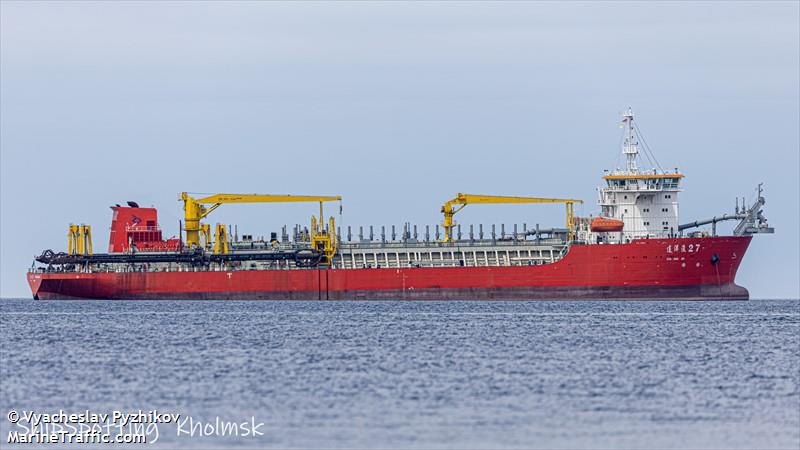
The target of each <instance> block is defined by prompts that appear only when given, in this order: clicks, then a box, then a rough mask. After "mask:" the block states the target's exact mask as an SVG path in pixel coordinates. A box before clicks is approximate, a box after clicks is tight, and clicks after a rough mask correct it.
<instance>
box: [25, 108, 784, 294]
mask: <svg viewBox="0 0 800 450" xmlns="http://www.w3.org/2000/svg"><path fill="white" fill-rule="evenodd" d="M622 127H623V129H624V130H623V139H622V142H623V144H622V155H623V156H624V158H625V165H624V167H621V168H616V169H614V170H610V171H609V170H607V171H605V173H604V175H603V177H602V178H603V184H602V186H601V187H599V188H598V214H597V215H596V216H589V217H577V216H575V213H574V211H575V209H574V207H575V204H580V203H582V200H578V199H569V198H542V197H514V196H498V195H474V194H463V193H462V194H458V195H456V196H455V197H454V198H452V199H451V200H449V201H447V202H445V203H444V204H443V206H442V208H441V214H442V215H443V222H442V223H441V226H440V225H438V224H437V225H435V226H434V227H430V226H425V228H424V233H423V231H422V229H421V227H420V228H419V229H418V227H417V226H416V225H412V224H410V223H405V224H403V225H401V226H399V227H395V226H391V228H390V229H387V227H385V226H382V227H380V230H377V229H376V228H375V227H373V226H369V227H368V228H367V231H366V232H365V227H359V228H358V230H357V235H356V236H354V235H353V229H351V227H347V228H346V230H342V229H341V227H339V226H337V223H336V220H335V218H334V217H330V218H329V219H328V220H327V221H326V220H324V219H323V218H324V210H323V206H324V205H325V204H327V203H328V202H339V206H340V208H339V216H340V219H341V200H342V199H341V197H339V196H296V195H259V194H214V195H210V196H205V197H200V198H197V197H195V196H193V195H191V194H189V193H186V192H184V193H182V194H181V196H180V200H181V201H182V202H183V209H184V220H183V221H182V222H181V223H180V229H179V233H178V234H177V236H176V237H173V238H166V239H165V238H164V235H163V232H162V230H161V228H160V225H159V222H158V211H157V210H156V209H155V208H152V207H150V208H147V207H140V206H139V205H138V204H137V203H136V202H128V203H127V206H122V205H119V204H117V205H115V206H112V207H111V209H112V213H113V216H112V221H111V231H110V237H109V245H108V251H107V253H94V252H93V249H92V232H91V226H89V225H83V224H81V225H70V226H69V231H68V242H67V251H66V252H54V251H52V250H46V251H44V252H42V253H41V254H40V255H39V256H37V257H35V260H34V264H33V266H32V268H31V269H30V270H29V271H28V273H27V279H28V283H29V285H30V288H31V291H32V294H33V298H34V299H39V300H48V299H209V300H227V299H265V300H282V299H300V300H347V299H365V300H372V299H375V300H377V299H387V300H483V299H499V300H505V299H509V300H510V299H517V300H529V299H530V300H533V299H553V300H555V299H575V300H578V299H614V300H624V299H651V300H746V299H748V298H749V294H748V291H747V290H746V289H745V288H743V287H741V286H739V285H737V284H736V282H735V278H736V272H737V270H738V268H739V264H740V263H741V261H742V259H743V258H744V255H745V253H746V252H747V248H748V246H749V245H750V242H751V239H752V237H753V235H755V234H761V233H773V232H774V229H773V228H772V227H770V226H769V224H768V223H767V220H766V218H765V217H764V214H763V206H764V204H765V200H764V196H763V191H762V189H761V185H759V187H758V195H757V198H756V199H755V200H754V201H753V202H752V203H751V204H749V205H748V204H745V200H744V199H742V202H741V206H740V205H739V199H738V198H737V200H736V208H735V210H734V212H732V213H729V214H722V215H718V216H714V217H712V218H710V219H706V220H697V221H694V222H688V223H684V224H679V220H678V194H679V193H680V192H681V191H682V189H681V187H680V185H681V180H682V179H683V178H684V175H683V174H682V173H680V172H679V171H678V169H677V168H676V169H675V170H671V171H665V170H663V169H662V168H661V167H660V166H659V165H658V163H657V161H656V160H655V157H654V156H653V154H652V151H651V150H650V149H649V147H647V145H646V143H645V141H644V140H643V139H641V135H640V132H639V129H638V127H637V126H636V124H635V123H634V116H633V112H632V111H631V110H630V109H628V111H626V112H625V113H623V117H622ZM640 141H641V142H642V144H644V145H642V144H640ZM643 154H644V157H642V155H643ZM645 158H646V159H648V161H649V162H650V163H651V165H652V166H653V167H648V168H647V169H640V165H641V164H642V162H641V160H643V159H645ZM277 202H309V203H312V204H315V205H316V204H317V203H318V204H319V216H312V217H311V223H310V226H301V225H297V224H295V225H294V226H292V227H289V226H283V227H282V229H281V230H280V231H279V232H272V233H269V237H266V238H265V237H263V236H262V237H257V236H254V235H252V234H242V235H239V231H238V227H236V226H234V227H231V226H228V225H224V224H216V225H215V226H214V229H213V232H212V227H211V225H210V224H207V223H204V219H206V217H207V216H208V215H209V214H210V213H211V212H213V211H215V210H216V209H217V208H219V207H220V206H222V205H225V204H229V203H277ZM526 203H530V204H541V203H558V204H563V205H564V207H565V209H566V214H565V216H566V221H565V225H564V226H563V227H552V228H541V227H540V226H539V225H538V224H536V225H535V226H531V227H529V226H528V224H527V223H523V224H514V225H513V226H510V227H508V228H506V226H505V225H501V226H500V227H499V230H498V227H496V226H495V225H491V227H486V228H484V226H483V225H478V226H477V227H475V226H474V225H469V227H466V226H464V227H462V225H461V224H459V223H456V221H455V215H456V214H457V213H458V212H459V211H461V210H462V209H463V208H464V207H466V206H468V205H479V204H526ZM727 220H734V221H737V222H738V223H736V224H735V227H734V228H733V233H732V234H731V235H728V236H720V235H718V234H717V224H718V223H719V222H722V221H727ZM691 230H694V231H691Z"/></svg>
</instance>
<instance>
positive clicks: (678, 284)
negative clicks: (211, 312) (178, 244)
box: [28, 236, 751, 300]
mask: <svg viewBox="0 0 800 450" xmlns="http://www.w3.org/2000/svg"><path fill="white" fill-rule="evenodd" d="M750 239H751V237H750V236H742V237H707V238H685V239H683V238H682V239H649V240H637V241H634V242H632V243H629V244H619V245H575V246H573V247H572V248H571V249H570V251H569V253H568V254H567V255H566V256H565V257H564V258H563V259H561V260H560V261H558V262H556V263H553V264H547V265H541V266H515V267H452V268H400V269H397V268H383V269H347V270H343V269H337V270H324V269H300V270H258V271H257V270H252V271H247V270H244V271H229V272H208V271H203V272H127V273H114V272H111V273H29V274H28V282H29V284H30V286H31V291H32V292H33V295H34V298H38V299H43V300H44V299H73V298H98V299H306V300H312V299H313V300H318V299H323V300H339V299H397V300H403V299H409V300H413V299H431V300H448V299H462V300H471V299H731V300H746V299H747V298H748V292H747V290H746V289H744V288H742V287H740V286H737V285H736V284H735V282H734V280H735V277H736V271H737V269H738V268H739V263H740V262H741V260H742V258H743V257H744V254H745V252H746V251H747V247H748V245H749V244H750ZM714 260H716V263H714V262H713V261H714Z"/></svg>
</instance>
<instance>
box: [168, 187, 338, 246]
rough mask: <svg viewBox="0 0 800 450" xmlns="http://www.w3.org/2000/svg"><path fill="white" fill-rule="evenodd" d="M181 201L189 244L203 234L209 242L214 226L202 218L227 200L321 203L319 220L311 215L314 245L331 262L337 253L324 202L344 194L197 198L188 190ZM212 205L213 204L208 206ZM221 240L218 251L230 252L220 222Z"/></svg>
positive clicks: (215, 195) (195, 242)
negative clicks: (324, 211)
mask: <svg viewBox="0 0 800 450" xmlns="http://www.w3.org/2000/svg"><path fill="white" fill-rule="evenodd" d="M179 200H182V201H183V212H184V221H185V224H184V227H185V229H186V245H187V246H188V247H191V246H193V245H194V246H200V234H201V233H202V234H203V235H204V236H205V238H206V242H207V243H208V242H210V237H211V236H210V234H211V228H210V226H209V225H206V224H201V223H200V220H202V219H203V218H205V217H206V216H207V215H209V214H210V213H211V212H212V211H214V210H215V209H217V208H219V207H220V206H221V205H223V204H225V203H293V202H319V217H320V219H319V221H317V220H316V218H315V217H313V216H312V218H311V245H312V247H313V248H314V249H316V250H318V251H320V252H322V253H323V254H325V257H326V258H327V261H328V262H330V260H331V259H332V258H333V255H334V254H335V253H336V243H337V240H336V229H335V222H334V220H333V217H331V218H330V221H329V228H328V230H327V231H326V230H325V221H324V219H323V217H324V216H323V211H322V204H323V203H325V202H333V201H341V200H342V197H341V196H338V195H337V196H322V195H263V194H214V195H209V196H208V197H203V198H194V197H192V196H190V195H189V194H188V193H186V192H182V193H181V197H180V199H179ZM205 205H211V206H205ZM216 234H217V239H216V244H215V246H214V251H215V252H216V253H227V252H228V242H227V234H226V230H225V226H224V225H217V229H216Z"/></svg>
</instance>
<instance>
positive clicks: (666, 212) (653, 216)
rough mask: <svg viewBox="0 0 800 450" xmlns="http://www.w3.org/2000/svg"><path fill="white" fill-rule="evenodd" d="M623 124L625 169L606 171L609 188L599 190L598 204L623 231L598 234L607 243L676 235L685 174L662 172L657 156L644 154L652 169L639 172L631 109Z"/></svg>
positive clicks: (636, 141)
mask: <svg viewBox="0 0 800 450" xmlns="http://www.w3.org/2000/svg"><path fill="white" fill-rule="evenodd" d="M622 125H623V128H624V136H623V145H622V154H623V155H624V156H625V159H626V161H625V163H626V164H625V168H624V169H619V168H617V169H616V170H614V171H612V172H606V175H605V176H604V177H603V179H604V180H605V181H606V185H605V186H602V187H600V188H598V193H599V201H598V203H599V205H600V209H601V215H602V216H603V217H607V218H611V219H617V220H621V221H622V222H623V223H624V226H623V229H622V231H621V232H607V233H596V234H597V235H601V236H600V237H601V239H602V241H603V242H608V243H612V242H629V241H631V240H633V239H637V238H660V237H671V236H675V235H676V234H677V233H678V193H679V192H680V191H681V189H680V181H681V178H683V175H682V174H681V173H679V172H678V169H675V170H674V171H673V172H670V173H667V172H665V171H663V170H661V168H660V167H658V162H657V161H656V160H655V157H653V156H652V154H648V153H645V155H646V156H647V158H648V159H649V160H650V163H651V164H652V165H653V167H652V168H650V169H647V170H644V171H643V170H640V169H639V166H640V161H639V159H640V152H639V148H640V146H639V140H640V139H641V136H640V133H639V132H638V129H637V127H636V126H635V125H634V122H633V111H631V109H630V108H629V109H628V110H627V111H626V112H625V113H624V114H623V118H622ZM645 151H648V149H646V148H645ZM593 237H594V238H595V239H596V238H597V236H593ZM592 240H594V239H592Z"/></svg>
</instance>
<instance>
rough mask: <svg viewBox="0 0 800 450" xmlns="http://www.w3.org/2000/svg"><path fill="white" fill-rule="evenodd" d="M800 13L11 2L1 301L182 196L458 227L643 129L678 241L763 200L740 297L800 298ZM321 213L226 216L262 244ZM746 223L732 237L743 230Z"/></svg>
mask: <svg viewBox="0 0 800 450" xmlns="http://www.w3.org/2000/svg"><path fill="white" fill-rule="evenodd" d="M799 23H800V9H799V8H798V2H789V1H787V2H774V3H769V2H757V3H756V2H754V3H746V2H731V3H725V2H709V3H689V2H665V3H654V2H638V3H636V2H619V3H613V2H603V3H601V2H588V3H579V2H568V3H549V2H530V3H488V2H487V3H480V2H469V3H455V2H453V3H451V2H447V3H421V2H414V3H365V2H354V3H344V2H340V3H319V2H309V3H273V2H242V3H236V2H176V3H169V2H166V3H162V2H158V3H156V2H140V3H120V2H84V3H70V2H35V3H28V2H12V1H5V0H3V1H2V2H0V272H1V274H0V283H1V284H0V296H3V297H29V296H30V291H29V289H28V287H27V284H26V282H25V271H26V269H27V268H28V267H30V265H31V262H32V259H33V256H34V255H35V254H39V253H40V252H41V251H42V250H43V249H46V248H52V249H54V250H63V249H64V248H65V247H66V230H67V225H68V224H69V223H70V222H75V223H79V222H82V223H87V224H91V225H92V226H93V230H94V241H95V250H96V251H104V250H105V248H106V246H107V242H108V227H109V225H110V219H111V210H110V209H108V207H109V206H110V205H113V204H115V203H123V202H124V201H126V200H136V201H138V202H139V203H140V204H142V205H147V206H149V205H154V206H156V207H158V208H159V214H160V219H161V225H162V227H163V228H164V230H165V232H166V234H168V235H173V234H177V231H178V220H179V219H180V218H181V217H182V211H181V207H180V204H179V203H178V201H177V198H178V195H179V193H180V192H181V191H193V192H207V193H213V192H229V193H291V194H334V195H342V196H344V199H345V200H344V216H343V221H344V223H343V225H345V226H347V225H353V226H357V225H365V226H368V225H370V224H373V225H375V226H376V229H377V228H378V227H379V226H380V225H387V226H388V225H391V224H396V225H398V226H399V225H401V224H402V223H403V222H405V221H410V222H415V223H418V224H419V225H420V228H421V229H424V225H425V224H430V225H433V224H435V223H437V222H440V221H441V217H440V214H439V208H440V206H441V204H442V203H443V202H444V201H445V200H447V199H449V198H451V197H452V196H453V195H455V194H456V193H457V192H471V193H486V194H497V195H535V196H548V197H573V198H581V199H584V200H586V201H587V203H586V204H585V205H584V206H583V207H582V208H578V210H577V211H576V213H578V214H585V215H588V214H590V213H594V214H596V213H597V211H598V207H597V204H596V199H597V193H596V187H597V186H598V185H599V184H600V182H601V181H602V180H601V179H600V177H601V176H602V174H603V169H613V168H614V165H615V164H616V162H617V160H618V155H619V152H620V148H619V144H620V129H619V126H618V124H619V119H620V117H619V113H620V112H621V111H623V110H624V109H625V108H627V107H628V106H631V107H633V109H634V112H635V113H636V119H637V122H638V124H639V126H640V128H641V130H642V131H643V133H644V136H645V138H646V140H647V143H648V144H649V145H650V147H651V148H652V149H653V150H654V152H655V154H656V156H657V158H658V160H659V161H660V162H661V164H662V166H664V168H673V167H678V168H679V169H680V170H681V171H682V172H683V173H684V174H685V175H686V178H685V180H684V182H685V184H684V189H685V191H684V192H683V193H682V194H681V198H680V202H681V209H680V214H681V218H680V219H681V222H689V221H693V220H697V219H704V218H707V217H710V216H713V215H719V214H722V213H725V212H732V210H733V206H734V199H735V197H736V196H746V197H747V199H748V201H750V200H752V199H753V198H754V189H755V187H756V184H757V183H758V182H761V181H763V182H764V183H765V189H766V197H767V205H766V208H765V213H766V215H767V217H768V218H769V220H770V223H771V225H773V226H774V227H775V228H776V230H777V233H776V234H775V235H762V236H756V237H755V238H754V240H753V243H752V245H751V247H750V250H749V251H748V254H747V255H746V257H745V258H744V261H743V263H742V266H741V268H740V270H739V275H738V277H737V282H738V284H741V285H743V286H745V287H747V288H748V289H749V290H750V292H751V296H752V297H753V298H789V297H791V298H798V297H800V292H799V291H800V285H799V284H798V283H799V282H798V273H800V262H799V261H798V260H799V259H800V241H799V240H798V236H799V235H800V233H798V230H800V200H799V199H798V197H800V184H798V180H799V179H800V159H799V155H800V126H799V125H798V123H800V87H799V85H800V60H799V59H798V58H799V56H798V55H800V30H799V29H798V27H799V25H798V24H799ZM313 213H314V207H313V206H311V205H292V206H288V205H286V206H276V205H225V206H223V207H221V208H220V209H219V210H217V211H215V212H214V213H213V217H210V222H211V223H214V222H217V221H219V222H224V223H229V224H234V223H238V224H239V232H240V233H243V232H245V233H249V234H255V235H268V234H269V232H270V231H278V230H279V227H280V226H281V225H283V224H285V223H286V224H293V223H302V224H305V223H307V222H308V219H309V216H310V215H311V214H313ZM459 216H460V217H459V219H460V221H461V222H462V223H463V224H468V223H474V224H478V223H484V224H485V226H486V227H489V226H490V225H491V224H492V223H496V224H498V228H499V224H500V223H506V224H507V227H508V229H510V227H511V226H512V225H511V224H513V223H514V222H516V223H519V224H521V223H522V222H527V223H528V224H534V223H540V224H542V226H561V225H562V222H563V210H562V208H561V207H560V206H541V205H524V206H496V205H492V206H474V207H468V208H467V209H465V210H464V211H463V212H462V213H460V214H459ZM731 226H732V224H729V225H727V226H724V227H722V229H723V230H724V231H726V232H729V231H730V228H731Z"/></svg>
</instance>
